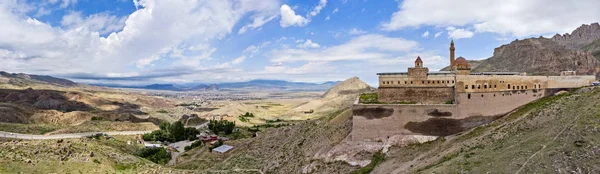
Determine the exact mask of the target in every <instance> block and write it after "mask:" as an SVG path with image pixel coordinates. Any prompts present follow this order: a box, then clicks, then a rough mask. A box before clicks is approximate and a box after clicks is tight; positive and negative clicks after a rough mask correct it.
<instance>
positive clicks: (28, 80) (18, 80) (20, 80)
mask: <svg viewBox="0 0 600 174" xmlns="http://www.w3.org/2000/svg"><path fill="white" fill-rule="evenodd" d="M0 83H8V84H13V85H20V86H26V85H30V84H36V83H45V84H50V85H58V86H66V87H71V86H76V85H77V83H75V82H73V81H70V80H67V79H61V78H56V77H52V76H44V75H33V74H23V73H18V74H17V73H7V72H4V71H0Z"/></svg>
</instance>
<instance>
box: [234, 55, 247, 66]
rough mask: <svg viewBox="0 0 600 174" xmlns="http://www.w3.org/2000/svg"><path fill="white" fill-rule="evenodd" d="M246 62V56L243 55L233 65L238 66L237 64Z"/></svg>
mask: <svg viewBox="0 0 600 174" xmlns="http://www.w3.org/2000/svg"><path fill="white" fill-rule="evenodd" d="M244 60H246V56H244V55H242V56H240V57H238V58H236V59H234V60H233V61H232V62H231V63H232V64H234V65H237V64H240V63H242V62H244Z"/></svg>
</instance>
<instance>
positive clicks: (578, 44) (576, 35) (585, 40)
mask: <svg viewBox="0 0 600 174" xmlns="http://www.w3.org/2000/svg"><path fill="white" fill-rule="evenodd" d="M598 39H600V24H598V23H592V24H590V25H587V24H583V25H581V26H580V27H578V28H577V29H575V30H574V31H573V32H572V33H571V34H569V33H565V34H563V35H560V34H556V35H554V37H552V38H551V40H552V41H554V42H557V43H558V44H560V45H563V46H566V47H567V48H570V49H580V48H582V47H583V46H586V45H588V44H590V43H592V42H594V41H595V40H598Z"/></svg>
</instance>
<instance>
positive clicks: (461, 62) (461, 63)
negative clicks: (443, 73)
mask: <svg viewBox="0 0 600 174" xmlns="http://www.w3.org/2000/svg"><path fill="white" fill-rule="evenodd" d="M454 66H456V67H457V68H470V67H471V66H470V65H469V62H468V61H467V59H465V58H464V57H458V58H457V59H456V60H454Z"/></svg>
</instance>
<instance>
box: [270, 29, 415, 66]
mask: <svg viewBox="0 0 600 174" xmlns="http://www.w3.org/2000/svg"><path fill="white" fill-rule="evenodd" d="M417 46H418V43H417V42H415V41H410V40H405V39H402V38H392V37H385V36H382V35H376V34H368V35H362V36H358V37H355V38H353V39H351V40H350V41H348V42H346V43H344V44H342V45H338V46H332V47H328V48H326V49H319V50H314V49H313V50H304V49H282V50H274V51H273V54H272V55H271V62H297V61H309V62H318V61H344V60H367V59H376V58H387V57H391V54H392V53H394V54H395V53H402V52H408V51H411V50H414V49H416V48H417Z"/></svg>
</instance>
